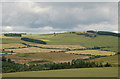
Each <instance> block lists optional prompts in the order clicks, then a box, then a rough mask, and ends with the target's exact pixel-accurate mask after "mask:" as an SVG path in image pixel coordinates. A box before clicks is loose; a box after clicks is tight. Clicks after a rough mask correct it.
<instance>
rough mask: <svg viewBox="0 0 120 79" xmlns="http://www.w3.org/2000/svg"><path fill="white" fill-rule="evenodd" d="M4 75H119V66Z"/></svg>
mask: <svg viewBox="0 0 120 79" xmlns="http://www.w3.org/2000/svg"><path fill="white" fill-rule="evenodd" d="M2 76H3V77H118V68H117V67H109V68H77V69H61V70H46V71H27V72H16V73H3V74H2Z"/></svg>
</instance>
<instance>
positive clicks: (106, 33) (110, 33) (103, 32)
mask: <svg viewBox="0 0 120 79" xmlns="http://www.w3.org/2000/svg"><path fill="white" fill-rule="evenodd" d="M87 32H88V33H96V34H98V35H110V36H117V37H120V33H113V32H108V31H93V30H89V31H87Z"/></svg>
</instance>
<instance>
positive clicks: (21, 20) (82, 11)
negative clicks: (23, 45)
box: [2, 2, 118, 33]
mask: <svg viewBox="0 0 120 79" xmlns="http://www.w3.org/2000/svg"><path fill="white" fill-rule="evenodd" d="M117 4H118V3H117V2H116V3H115V2H114V3H113V2H111V3H109V2H103V3H102V2H98V3H95V2H86V3H84V2H63V3H62V2H45V3H44V2H36V3H35V2H24V3H23V2H21V3H20V2H16V3H15V2H14V3H13V2H11V3H7V2H6V3H2V31H3V32H27V33H50V32H65V31H86V30H97V31H98V30H107V31H117V30H118V23H117V21H118V5H117Z"/></svg>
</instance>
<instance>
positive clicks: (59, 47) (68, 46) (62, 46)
mask: <svg viewBox="0 0 120 79" xmlns="http://www.w3.org/2000/svg"><path fill="white" fill-rule="evenodd" d="M23 43H26V44H29V45H31V46H40V47H43V48H52V49H54V48H58V49H67V48H69V49H84V48H86V47H83V46H81V45H44V44H36V43H30V42H23Z"/></svg>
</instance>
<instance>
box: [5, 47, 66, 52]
mask: <svg viewBox="0 0 120 79" xmlns="http://www.w3.org/2000/svg"><path fill="white" fill-rule="evenodd" d="M5 50H6V51H13V52H16V53H42V52H58V51H64V50H63V49H42V48H37V47H28V48H20V49H5Z"/></svg>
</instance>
